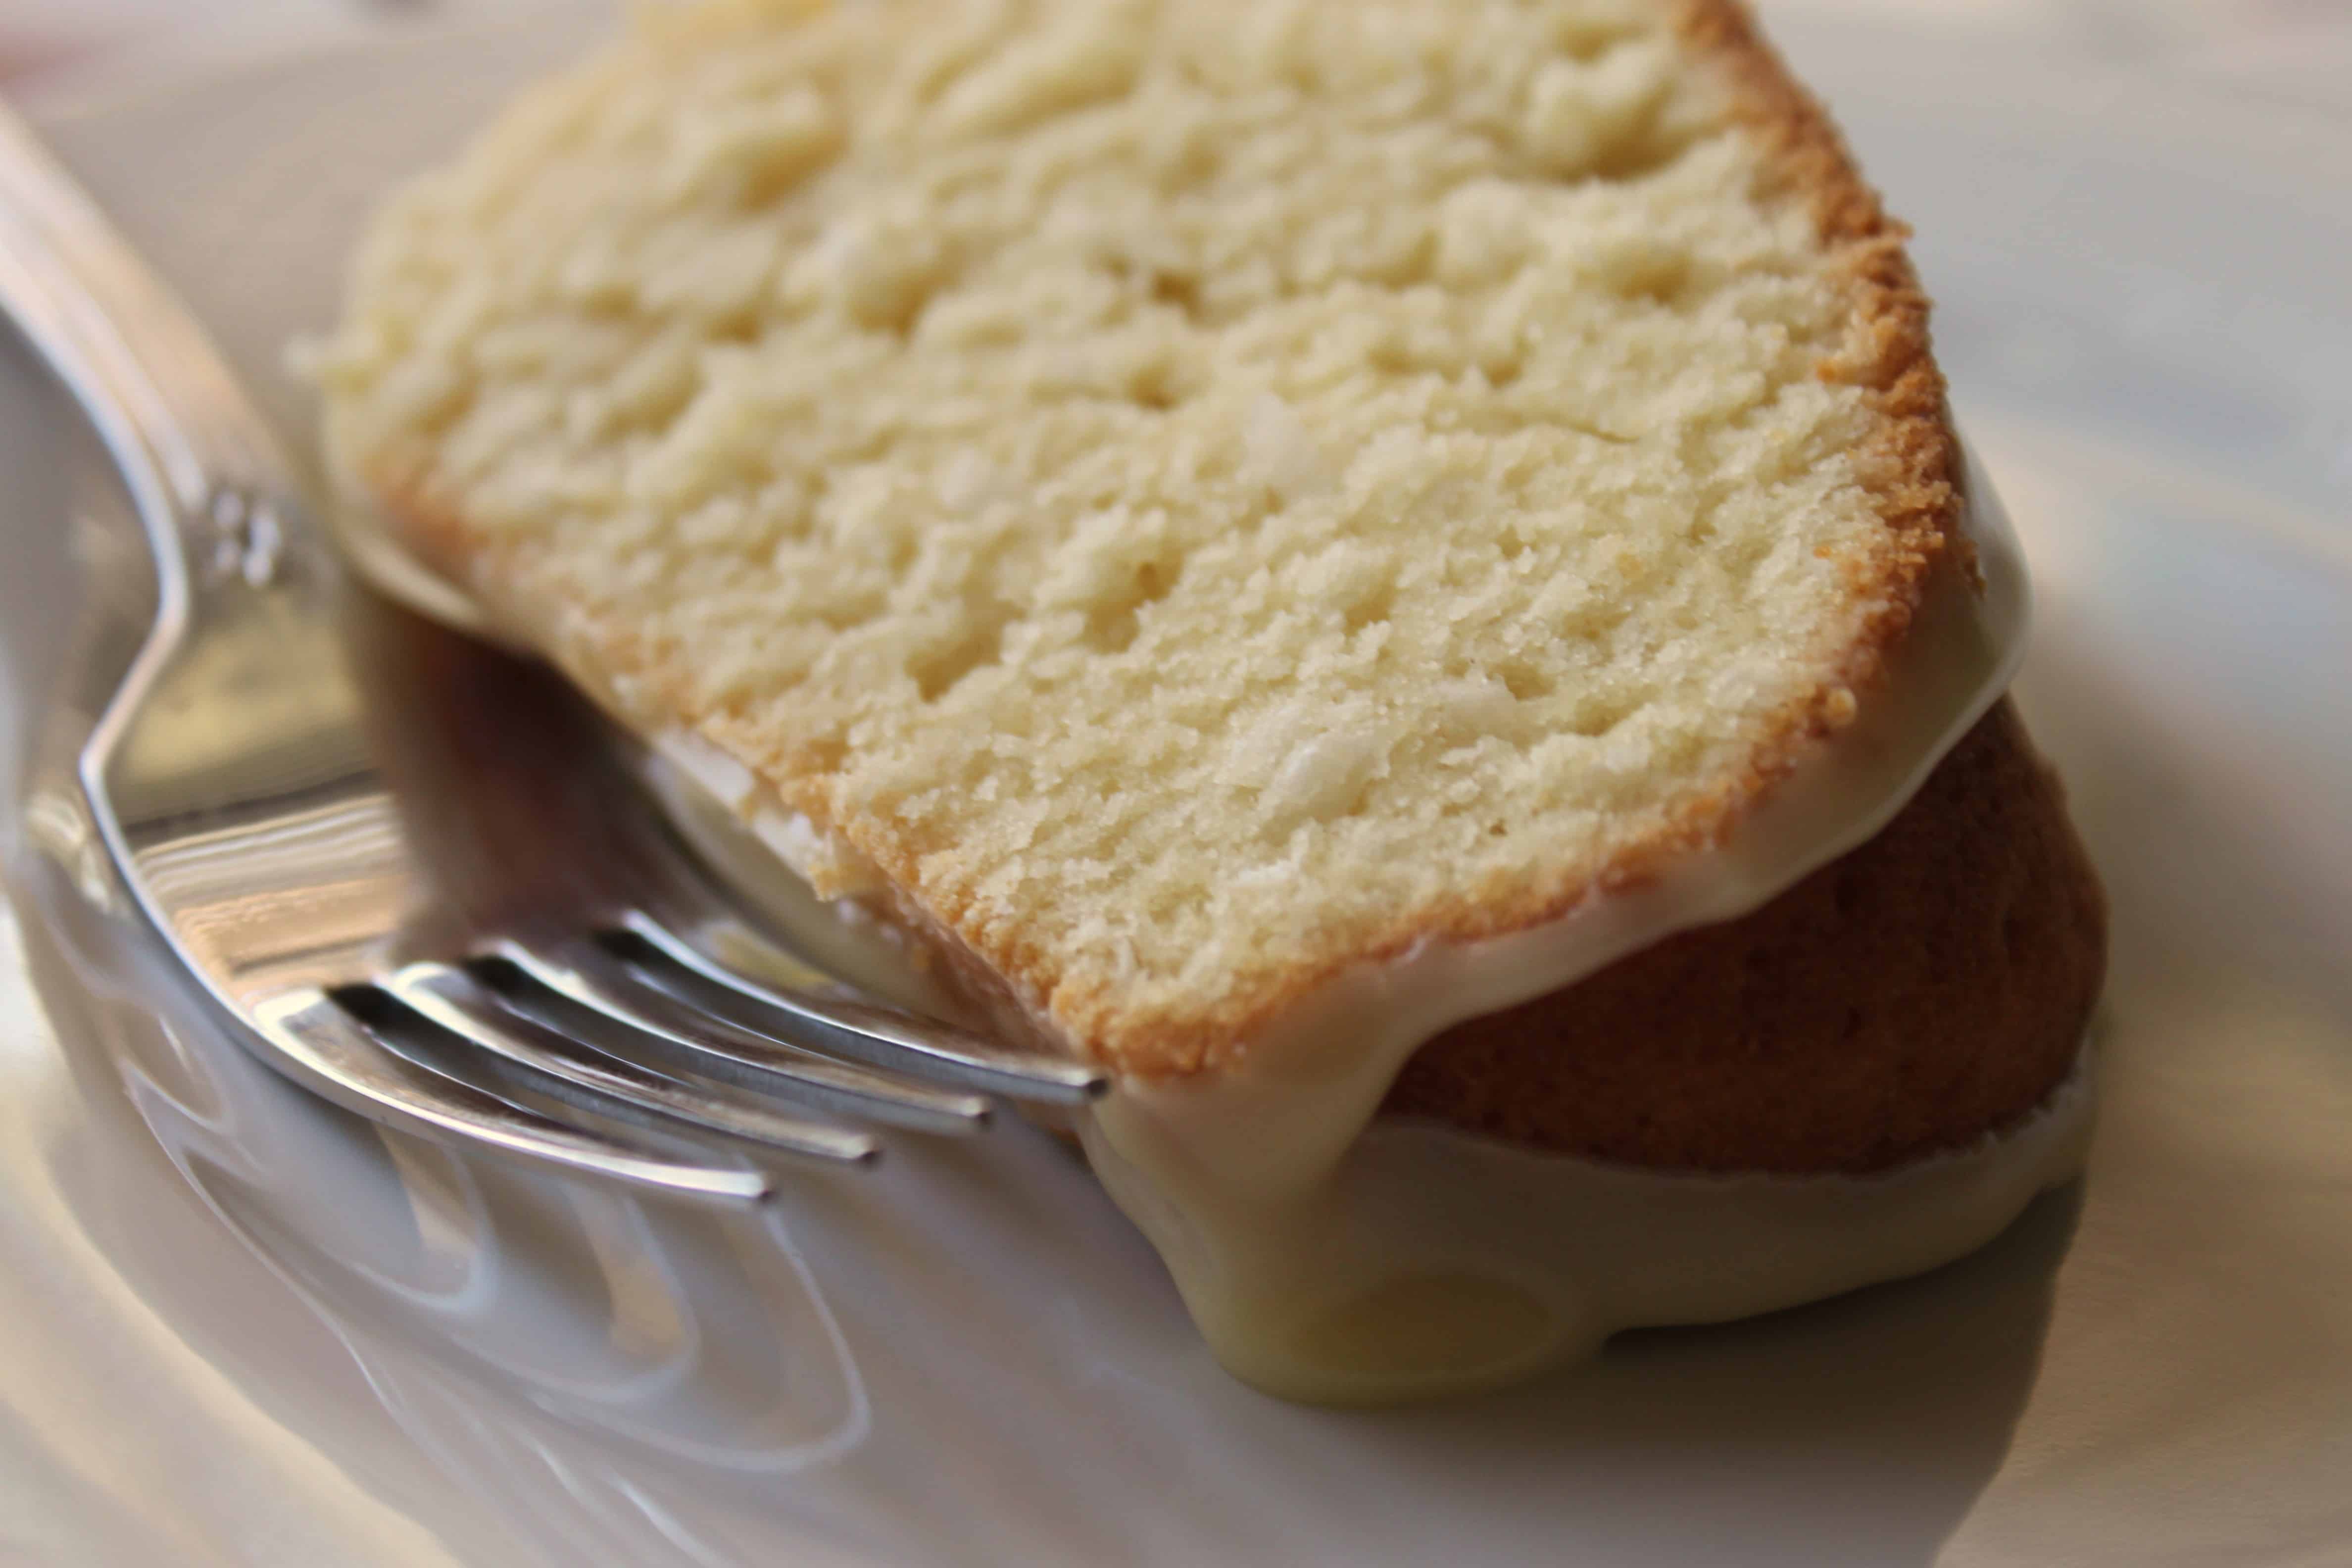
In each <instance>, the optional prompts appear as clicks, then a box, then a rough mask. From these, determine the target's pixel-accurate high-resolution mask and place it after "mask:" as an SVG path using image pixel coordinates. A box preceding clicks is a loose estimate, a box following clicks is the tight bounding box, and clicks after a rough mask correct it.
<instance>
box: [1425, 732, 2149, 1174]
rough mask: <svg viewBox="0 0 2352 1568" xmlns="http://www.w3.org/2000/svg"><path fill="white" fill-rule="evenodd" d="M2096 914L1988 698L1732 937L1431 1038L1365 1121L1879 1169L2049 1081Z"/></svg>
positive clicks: (2081, 995) (1708, 940)
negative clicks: (1375, 1118) (1384, 1117)
mask: <svg viewBox="0 0 2352 1568" xmlns="http://www.w3.org/2000/svg"><path fill="white" fill-rule="evenodd" d="M2105 923H2106V917H2105V900H2104V899H2103V897H2102V895H2101V893H2100V890H2099V885H2098V880H2097V878H2096V876H2095V873H2094V872H2093V870H2092V868H2091V865H2090V862H2089V859H2088V858H2087V857H2086V856H2085V855H2084V850H2083V847H2082V845H2081V843H2080V841H2079V840H2078V839H2077V838H2076V837H2075V835H2074V828H2073V827H2072V826H2071V825H2070V824H2069V823H2068V821H2067V817H2066V810H2065V802H2064V799H2063V794H2062V792H2061V790H2060V788H2059V785H2058V782H2057V779H2056V777H2055V776H2054V775H2053V773H2051V771H2050V770H2049V768H2048V767H2047V766H2046V765H2045V764H2044V763H2042V761H2041V759H2040V758H2038V757H2037V756H2036V755H2035V754H2034V752H2033V749H2032V743H2031V742H2029V741H2028V739H2027V738H2026V734H2025V731H2024V727H2023V726H2022V725H2021V723H2019V721H2018V719H2017V715H2016V712H2015V710H2013V709H2012V708H2011V705H2010V704H2009V703H2007V702H2002V703H2001V704H2000V705H1999V706H1997V707H1995V708H1994V709H1993V710H1992V711H1991V712H1990V714H1988V715H1987V716H1986V717H1985V718H1984V719H1983V720H1982V721H1979V723H1978V724H1977V726H1976V728H1975V729H1973V730H1972V731H1969V734H1968V735H1967V736H1966V737H1965V738H1964V739H1963V740H1962V741H1961V742H1960V743H1959V744H1958V746H1957V747H1956V748H1954V750H1953V751H1952V752H1951V754H1950V755H1949V756H1948V757H1947V758H1946V759H1945V761H1944V762H1943V763H1942V764H1941V765H1939V766H1938V767H1937V769H1936V771H1935V773H1932V774H1931V775H1930V776H1929V778H1928V780H1927V784H1925V785H1924V786H1923V787H1922V788H1921V789H1920V791H1919V793H1918V795H1916V796H1915V797H1914V798H1913V799H1912V801H1911V803H1910V804H1909V805H1907V806H1906V807H1905V808H1904V810H1903V811H1902V812H1901V813H1899V814H1898V815H1897V816H1895V819H1894V820H1893V821H1892V822H1891V823H1889V824H1888V825H1887V826H1886V828H1885V830H1884V831H1883V832H1881V833H1880V834H1879V835H1878V836H1877V837H1874V838H1873V839H1871V840H1870V841H1869V842H1868V843H1866V844H1864V846H1863V847H1860V848H1858V849H1855V850H1853V852H1851V853H1850V854H1848V855H1846V856H1844V857H1843V858H1841V859H1839V860H1836V861H1833V862H1832V863H1831V864H1830V865H1828V866H1825V867H1823V868H1822V869H1821V870H1819V871H1816V872H1815V873H1813V875H1811V877H1808V878H1807V879H1804V880H1803V881H1801V882H1800V883H1798V884H1797V885H1796V886H1795V887H1794V888H1791V889H1789V890H1788V891H1787V892H1785V893H1783V894H1781V895H1780V897H1779V898H1777V899H1775V900H1772V901H1771V902H1770V903H1769V904H1766V905H1765V906H1763V907H1762V908H1761V909H1759V910H1755V911H1754V912H1752V913H1750V914H1748V915H1746V916H1744V917H1742V918H1741V919H1739V920H1736V921H1727V922H1725V923H1723V924H1721V925H1717V926H1710V927H1706V928H1705V929H1702V930H1698V931H1685V932H1684V933H1682V934H1680V935H1678V936H1675V937H1671V938H1669V939H1667V940H1666V941H1664V942H1659V943H1658V944H1656V945H1655V946H1654V947H1651V948H1648V949H1645V950H1644V951H1643V952H1638V953H1635V954H1633V955H1632V956H1630V957H1627V958H1624V959H1621V960H1620V961H1619V962H1617V963H1614V964H1612V965H1611V966H1609V967H1608V968H1607V969H1604V970H1602V971H1601V972H1600V973H1597V974H1593V975H1591V976H1590V977H1588V978H1587V979H1585V980H1584V981H1582V982H1580V983H1579V984H1576V985H1572V986H1570V987H1568V988H1567V989H1565V990H1561V991H1556V992H1554V993H1552V994H1549V995H1548V996H1543V997H1539V998H1538V999H1537V1000H1535V1001H1533V1002H1529V1003H1527V1004H1525V1005H1522V1006H1518V1007H1515V1008H1511V1009H1509V1010H1507V1011H1506V1012H1502V1013H1496V1014H1492V1015H1489V1016H1486V1017H1482V1018H1474V1019H1471V1020H1469V1021H1468V1022H1466V1023H1463V1024H1460V1025H1457V1026H1454V1028H1451V1029H1448V1030H1447V1031H1445V1032H1444V1034H1442V1035H1440V1036H1438V1037H1436V1038H1435V1039H1433V1040H1432V1041H1431V1042H1430V1043H1429V1044H1428V1045H1426V1046H1424V1047H1423V1048H1422V1049H1421V1051H1420V1052H1419V1053H1418V1054H1417V1055H1415V1056H1414V1058H1412V1061H1411V1062H1410V1063H1408V1064H1407V1066H1406V1068H1405V1069H1404V1071H1403V1073H1402V1075H1401V1076H1400V1077H1399V1078H1398V1079H1397V1082H1396V1085H1395V1087H1394V1088H1393V1089H1391V1092H1390V1095H1389V1098H1388V1101H1387V1104H1386V1105H1385V1107H1384V1108H1383V1109H1384V1110H1385V1111H1386V1112H1387V1113H1389V1114H1392V1115H1407V1116H1423V1117H1430V1118H1433V1119H1435V1120H1438V1121H1444V1122H1447V1123H1450V1124H1452V1125H1454V1126H1458V1127H1462V1128H1465V1129H1467V1130H1469V1131H1475V1132H1481V1133H1485V1134H1487V1135H1490V1136H1493V1137H1496V1138H1499V1139H1501V1140H1503V1141H1505V1142H1512V1143H1518V1144H1524V1145H1530V1146H1533V1147H1536V1148H1541V1149H1547V1150H1552V1151H1558V1152H1570V1153H1576V1154H1583V1155H1590V1156H1593V1157H1596V1158H1601V1159H1608V1160H1616V1161H1622V1162H1626V1163H1633V1164H1640V1165H1650V1166H1664V1167H1673V1168H1686V1169H1698V1170H1715V1171H1728V1170H1744V1171H1758V1170H1760V1171H1781V1172H1818V1171H1868V1170H1876V1169H1881V1168H1884V1167H1887V1166H1891V1165H1895V1164H1900V1163H1904V1162H1906V1161H1908V1160H1912V1159H1916V1158H1917V1157H1918V1156H1920V1155H1923V1154H1926V1153H1928V1152H1934V1151H1937V1150H1942V1149H1950V1148H1955V1147H1958V1146H1962V1145H1965V1144H1967V1143H1969V1142H1973V1141H1975V1140H1976V1139H1978V1138H1979V1137H1981V1136H1982V1135H1984V1134H1985V1133H1987V1132H1989V1131H1993V1130H1995V1129H1998V1128H2000V1126H2002V1125H2003V1124H2005V1123H2007V1122H2010V1121H2014V1120H2016V1119H2017V1118H2019V1117H2021V1116H2022V1115H2024V1114H2025V1113H2026V1112H2027V1111H2028V1110H2032V1108H2033V1107H2034V1106H2036V1105H2038V1104H2040V1103H2041V1102H2042V1100H2044V1099H2045V1098H2046V1097H2047V1096H2048V1094H2049V1092H2050V1091H2051V1089H2053V1087H2054V1086H2055V1085H2056V1084H2057V1083H2059V1082H2060V1081H2061V1080H2062V1079H2064V1077H2065V1076H2066V1074H2067V1072H2068V1071H2069V1070H2070V1068H2072V1067H2073V1065H2074V1058H2075V1055H2076V1052H2077V1050H2078V1048H2079V1047H2080V1044H2081V1041H2082V1038H2083V1033H2084V1026H2085V1025H2086V1024H2087V1022H2088V1020H2089V1016H2090V1011H2091V1007H2092V1005H2093V1003H2094V1001H2095V998H2096V997H2097V995H2098V991H2099V983H2100V980H2101V977H2102V974H2103V973H2104V970H2105V951H2106V943H2105Z"/></svg>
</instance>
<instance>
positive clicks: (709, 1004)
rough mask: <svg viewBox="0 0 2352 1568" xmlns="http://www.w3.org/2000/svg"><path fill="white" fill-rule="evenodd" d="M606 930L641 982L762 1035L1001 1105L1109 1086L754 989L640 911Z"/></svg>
mask: <svg viewBox="0 0 2352 1568" xmlns="http://www.w3.org/2000/svg"><path fill="white" fill-rule="evenodd" d="M704 924H705V925H706V927H708V928H717V927H719V926H721V925H722V924H723V926H724V929H725V931H726V934H727V945H728V946H729V947H730V948H745V949H750V950H751V951H755V952H757V951H766V950H769V949H770V944H769V943H768V942H767V941H766V939H764V938H762V937H761V936H760V935H759V934H758V933H757V932H755V931H752V930H751V928H750V927H749V926H746V925H744V924H742V923H741V922H740V921H732V920H726V921H719V920H713V921H706V922H704ZM606 934H607V936H608V937H609V938H617V939H619V940H618V942H616V944H615V945H616V948H617V951H618V954H619V956H620V957H621V958H622V959H623V960H624V961H625V963H627V964H628V965H629V966H630V968H632V969H633V970H635V972H636V973H637V974H638V976H639V977H640V978H641V979H642V980H643V981H644V982H645V983H646V984H649V985H651V986H652V987H654V988H655V989H656V990H658V991H661V992H663V993H665V994H667V995H669V996H671V997H672V998H674V999H675V1000H677V1002H679V1003H681V1004H683V1005H687V1006H689V1007H693V1008H696V1009H698V1010H699V1011H702V1012H705V1013H709V1014H710V1015H711V1016H715V1017H719V1018H722V1019H724V1020H725V1021H727V1022H728V1023H730V1024H731V1025H733V1026H735V1027H737V1028H740V1029H744V1030H748V1031H749V1032H751V1033H752V1034H754V1035H758V1036H761V1037H764V1038H767V1039H772V1040H779V1041H782V1043H784V1044H786V1045H793V1046H800V1047H803V1048H805V1049H809V1050H815V1051H822V1052H824V1053H825V1054H827V1055H829V1056H839V1057H846V1058H850V1059H851V1060H853V1061H861V1062H864V1063H866V1064H867V1065H868V1066H870V1067H877V1068H885V1069H887V1070H889V1071H894V1072H903V1073H907V1074H908V1075H910V1076H912V1077H917V1078H923V1079H930V1080H931V1081H933V1082H937V1083H951V1084H958V1085H961V1086H962V1087H964V1088H967V1089H980V1090H982V1091H983V1092H986V1093H990V1094H1000V1095H1003V1096H1004V1097H1005V1098H1006V1099H1008V1100H1032V1101H1035V1102H1038V1103H1041V1104H1047V1105H1079V1104H1084V1103H1085V1102H1086V1101H1087V1100H1096V1099H1099V1098H1100V1097H1101V1096H1102V1095H1103V1094H1105V1093H1107V1092H1108V1090H1109V1088H1110V1078H1109V1075H1108V1074H1107V1073H1105V1072H1104V1071H1103V1070H1102V1069H1101V1068H1093V1067H1088V1066H1087V1065H1086V1064H1084V1063H1082V1062H1074V1061H1068V1060H1065V1059H1062V1058H1055V1057H1048V1056H1045V1055H1044V1054H1042V1053H1039V1052H1034V1051H1018V1050H1008V1049H1006V1048H1005V1047H1003V1046H1000V1045H998V1044H996V1043H995V1042H994V1041H992V1040H990V1039H987V1038H985V1037H982V1036H980V1035H975V1034H973V1033H972V1032H971V1031H970V1030H968V1029H960V1028H957V1027H956V1026H954V1025H952V1024H943V1023H939V1022H937V1021H935V1020H933V1019H929V1018H923V1017H918V1016H916V1015H914V1014H912V1013H903V1012H899V1011H898V1010H897V1009H895V1008H887V1007H877V1006H873V1005H868V1004H866V1003H863V1002H852V1001H848V1000H846V999H844V998H840V997H835V996H826V995H823V994H818V993H815V992H808V991H782V990H777V989H774V988H772V987H771V986H767V985H763V984H761V983H760V982H758V981H756V980H753V979H751V977H750V976H748V975H745V974H743V973H740V972H738V971H737V970H735V969H734V968H732V967H730V966H729V965H727V964H724V963H720V962H719V961H718V960H717V959H715V958H713V957H711V956H710V955H709V953H708V952H705V951H704V950H703V948H701V947H700V946H698V944H696V943H694V942H689V941H688V940H687V939H686V938H684V937H682V936H679V935H678V934H677V932H676V931H672V930H670V929H669V928H668V927H667V926H666V925H664V924H663V923H662V922H661V921H658V920H656V919H655V918H654V917H653V916H652V915H650V914H647V913H646V912H645V911H644V910H629V911H627V912H626V913H625V914H623V915H621V916H620V917H619V918H618V919H617V920H616V921H614V929H613V930H612V931H609V932H607V933H606Z"/></svg>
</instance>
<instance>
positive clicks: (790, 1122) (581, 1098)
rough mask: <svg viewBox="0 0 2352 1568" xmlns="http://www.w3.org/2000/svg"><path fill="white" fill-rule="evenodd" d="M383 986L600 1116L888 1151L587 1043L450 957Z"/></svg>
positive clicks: (862, 1156)
mask: <svg viewBox="0 0 2352 1568" xmlns="http://www.w3.org/2000/svg"><path fill="white" fill-rule="evenodd" d="M374 989H376V990H377V991H378V992H380V993H382V994H383V995H386V996H389V997H391V998H392V999H393V1000H394V1001H395V1002H398V1003H399V1004H400V1005H402V1006H404V1007H405V1008H407V1009H408V1010H409V1011H410V1012H412V1013H414V1014H415V1015H416V1016H419V1017H421V1018H424V1019H425V1021H426V1022H428V1023H431V1024H433V1025H434V1026H436V1027H438V1028H440V1029H442V1030H445V1031H446V1032H447V1033H448V1034H450V1035H453V1036H455V1037H457V1038H458V1039H460V1040H462V1041H464V1042H465V1043H466V1044H467V1045H469V1046H472V1047H475V1048H476V1049H477V1050H478V1051H479V1052H481V1053H482V1054H483V1056H484V1057H485V1058H488V1061H489V1062H490V1063H491V1064H493V1066H494V1068H497V1069H501V1070H502V1071H503V1072H506V1073H510V1074H512V1075H514V1076H516V1077H518V1078H520V1079H521V1080H522V1082H523V1083H524V1084H525V1085H527V1086H528V1087H529V1088H530V1089H533V1090H536V1091H537V1092H539V1093H541V1094H545V1095H548V1096H550V1097H551V1098H553V1099H555V1100H561V1101H562V1102H564V1103H565V1104H568V1105H572V1106H575V1107H577V1108H578V1109H580V1110H585V1111H587V1112H589V1113H590V1114H592V1115H595V1116H604V1117H614V1118H618V1119H620V1120H623V1121H635V1122H648V1121H649V1122H651V1123H652V1124H653V1125H655V1126H656V1127H662V1126H669V1127H675V1126H677V1124H678V1123H681V1122H683V1123H685V1124H687V1125H688V1126H692V1127H698V1128H702V1129H705V1130H707V1131H713V1132H719V1133H724V1134H726V1135H727V1136H730V1137H733V1138H740V1139H743V1140H745V1141H746V1142H753V1143H758V1144H760V1145H761V1146H762V1147H764V1148H767V1149H772V1150H775V1151H777V1152H782V1153H787V1154H796V1155H800V1156H803V1157H804V1158H808V1159H813V1160H824V1161H830V1162H833V1163H845V1164H865V1163H871V1162H872V1161H874V1160H875V1159H877V1158H878V1157H879V1155H880V1153H881V1149H880V1146H879V1145H877V1143H876V1142H875V1141H874V1140H873V1139H872V1138H870V1137H867V1136H866V1134H865V1133H862V1132H855V1131H848V1130H846V1129H844V1128H838V1127H830V1126H826V1125H824V1123H821V1122H814V1121H803V1120H801V1119H799V1118H797V1117H791V1116H783V1115H780V1114H778V1113H777V1112H776V1111H774V1110H770V1109H769V1108H768V1107H766V1106H763V1105H756V1104H751V1103H750V1102H748V1101H746V1100H743V1099H741V1098H740V1096H736V1095H732V1094H728V1093H725V1092H724V1091H722V1090H720V1089H717V1088H714V1087H710V1086H706V1085H701V1084H686V1083H680V1082H678V1081H677V1080H676V1079H668V1078H665V1077H663V1076H661V1075H660V1074H658V1073H656V1072H652V1071H650V1070H648V1069H646V1068H641V1067H638V1066H637V1065H635V1063H633V1062H628V1061H625V1060H623V1059H621V1058H617V1057H611V1056H607V1055H605V1054H604V1052H602V1051H598V1050H595V1049H594V1048H593V1047H589V1048H586V1049H582V1048H579V1044H578V1042H575V1041H572V1040H571V1039H569V1038H567V1037H564V1036H562V1034H560V1033H559V1032H557V1031H556V1030H554V1029H551V1028H550V1027H548V1026H545V1025H541V1024H537V1023H534V1022H533V1021H532V1020H530V1018H528V1017H524V1016H518V1015H516V1014H513V1013H511V1012H509V1010H507V1009H506V1008H505V1007H503V1006H502V1005H500V1004H499V1002H498V1001H497V1000H496V999H495V998H493V997H492V996H490V995H489V994H486V993H485V992H484V991H483V990H482V988H481V987H480V986H479V985H478V984H476V983H475V981H474V979H473V977H472V976H471V975H469V974H467V973H466V972H465V971H464V970H462V969H457V968H455V967H453V966H451V965H449V964H446V963H410V964H406V965H404V966H403V967H401V968H400V969H397V970H395V971H394V972H393V973H390V974H387V975H383V976H381V977H379V978H378V979H377V980H376V982H375V984H374Z"/></svg>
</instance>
